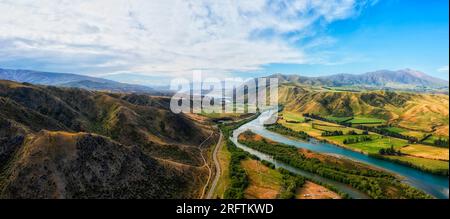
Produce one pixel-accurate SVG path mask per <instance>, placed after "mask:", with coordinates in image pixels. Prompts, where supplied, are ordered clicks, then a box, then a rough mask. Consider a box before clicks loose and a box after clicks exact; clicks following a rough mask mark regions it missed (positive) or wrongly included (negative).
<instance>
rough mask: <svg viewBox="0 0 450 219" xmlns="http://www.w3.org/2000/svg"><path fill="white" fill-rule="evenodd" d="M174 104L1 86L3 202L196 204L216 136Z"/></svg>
mask: <svg viewBox="0 0 450 219" xmlns="http://www.w3.org/2000/svg"><path fill="white" fill-rule="evenodd" d="M169 101H170V100H169V99H167V98H164V97H151V96H147V95H136V94H114V93H104V92H93V91H87V90H82V89H73V88H56V87H46V86H35V85H30V84H20V83H15V82H10V81H0V104H1V106H2V107H0V196H1V197H3V198H188V197H198V196H199V193H200V190H201V187H202V186H203V185H204V183H205V182H206V179H207V177H208V171H207V169H206V167H205V166H204V161H203V158H202V155H201V152H200V150H201V149H202V148H199V146H198V145H200V143H201V142H203V141H204V140H205V139H206V138H208V136H209V135H210V134H211V130H208V127H206V126H205V125H203V124H200V123H198V122H196V121H193V120H192V119H190V118H189V117H187V116H185V115H183V114H178V115H177V114H173V113H172V112H171V111H170V110H169ZM207 145H208V144H203V146H204V147H206V146H207Z"/></svg>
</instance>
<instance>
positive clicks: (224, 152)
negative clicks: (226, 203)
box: [213, 143, 231, 198]
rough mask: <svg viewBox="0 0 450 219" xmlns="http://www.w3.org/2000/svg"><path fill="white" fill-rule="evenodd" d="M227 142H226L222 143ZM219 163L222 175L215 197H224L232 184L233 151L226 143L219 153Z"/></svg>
mask: <svg viewBox="0 0 450 219" xmlns="http://www.w3.org/2000/svg"><path fill="white" fill-rule="evenodd" d="M222 144H225V143H222ZM217 157H218V159H219V164H220V168H221V175H220V178H219V181H218V183H217V187H216V190H215V191H214V196H213V197H219V198H224V194H225V191H226V190H227V188H228V187H229V185H230V177H229V175H230V169H229V167H230V160H231V153H230V152H229V151H228V149H227V147H226V145H222V147H221V148H220V151H219V153H218V156H217Z"/></svg>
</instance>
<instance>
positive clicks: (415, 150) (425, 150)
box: [401, 144, 449, 161]
mask: <svg viewBox="0 0 450 219" xmlns="http://www.w3.org/2000/svg"><path fill="white" fill-rule="evenodd" d="M401 152H402V153H404V154H408V155H411V156H415V157H422V158H427V159H434V160H446V161H448V159H449V150H448V148H441V147H433V146H428V145H420V144H411V145H408V146H407V147H404V148H402V149H401Z"/></svg>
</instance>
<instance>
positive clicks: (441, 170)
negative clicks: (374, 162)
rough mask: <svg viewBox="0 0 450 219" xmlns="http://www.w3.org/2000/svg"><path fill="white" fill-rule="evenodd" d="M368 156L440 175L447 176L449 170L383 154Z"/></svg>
mask: <svg viewBox="0 0 450 219" xmlns="http://www.w3.org/2000/svg"><path fill="white" fill-rule="evenodd" d="M369 156H371V157H374V158H378V159H383V160H388V161H390V162H394V163H398V164H401V165H404V166H409V167H411V168H415V169H418V170H421V171H424V172H429V173H432V174H436V175H441V176H449V170H448V169H429V168H426V167H424V166H421V165H416V164H413V163H411V162H408V161H404V160H399V159H391V158H389V157H385V156H383V155H381V154H369Z"/></svg>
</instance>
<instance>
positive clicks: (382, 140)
mask: <svg viewBox="0 0 450 219" xmlns="http://www.w3.org/2000/svg"><path fill="white" fill-rule="evenodd" d="M369 136H370V137H371V138H372V139H373V140H372V141H366V142H358V143H354V144H344V140H345V139H348V138H352V137H353V136H351V135H343V136H332V137H326V139H329V140H331V141H332V142H333V143H336V142H337V143H338V144H339V145H345V146H346V147H349V148H352V149H355V150H358V151H363V152H366V153H374V154H376V153H378V152H379V151H380V149H387V148H390V147H391V146H393V147H394V149H396V150H399V149H400V148H401V147H403V146H406V145H407V144H408V142H407V141H406V140H403V139H397V138H389V137H383V136H381V135H377V134H370V135H369Z"/></svg>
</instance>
